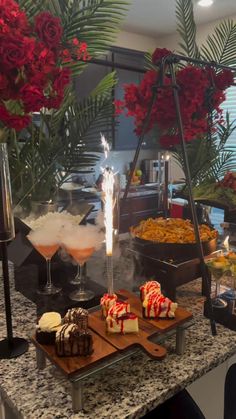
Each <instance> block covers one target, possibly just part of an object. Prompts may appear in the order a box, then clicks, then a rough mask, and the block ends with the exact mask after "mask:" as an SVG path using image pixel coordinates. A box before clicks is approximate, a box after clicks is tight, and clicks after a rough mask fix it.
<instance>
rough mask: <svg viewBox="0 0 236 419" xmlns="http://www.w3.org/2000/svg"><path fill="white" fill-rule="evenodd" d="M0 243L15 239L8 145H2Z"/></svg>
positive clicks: (0, 162) (0, 152) (0, 165)
mask: <svg viewBox="0 0 236 419" xmlns="http://www.w3.org/2000/svg"><path fill="white" fill-rule="evenodd" d="M0 186H1V189H0V242H7V241H10V240H12V239H13V238H14V237H15V227H14V217H13V211H12V199H11V182H10V173H9V164H8V154H7V144H6V143H0Z"/></svg>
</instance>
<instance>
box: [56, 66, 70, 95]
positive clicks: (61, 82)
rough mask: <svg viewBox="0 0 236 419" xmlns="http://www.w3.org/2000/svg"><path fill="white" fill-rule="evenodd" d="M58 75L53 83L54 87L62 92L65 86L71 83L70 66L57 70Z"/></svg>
mask: <svg viewBox="0 0 236 419" xmlns="http://www.w3.org/2000/svg"><path fill="white" fill-rule="evenodd" d="M55 73H57V76H56V78H55V80H54V83H53V88H54V89H55V90H56V91H57V92H58V93H62V94H63V91H64V89H65V87H66V86H67V85H68V84H69V83H70V75H71V71H70V69H69V68H63V69H62V70H59V69H57V71H56V72H55Z"/></svg>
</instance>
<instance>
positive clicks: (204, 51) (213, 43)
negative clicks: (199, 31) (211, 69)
mask: <svg viewBox="0 0 236 419" xmlns="http://www.w3.org/2000/svg"><path fill="white" fill-rule="evenodd" d="M200 51H201V56H202V58H204V59H205V60H207V61H210V62H211V61H213V62H216V63H220V64H224V65H228V66H231V65H236V22H233V20H225V21H223V22H221V23H220V24H219V25H218V26H216V28H215V29H214V32H213V33H212V34H211V35H208V37H207V40H206V43H205V44H203V45H202V46H201V49H200Z"/></svg>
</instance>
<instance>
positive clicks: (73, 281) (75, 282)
mask: <svg viewBox="0 0 236 419" xmlns="http://www.w3.org/2000/svg"><path fill="white" fill-rule="evenodd" d="M69 283H70V284H72V285H79V284H80V265H79V264H78V265H77V273H76V275H75V277H73V278H71V279H70V280H69Z"/></svg>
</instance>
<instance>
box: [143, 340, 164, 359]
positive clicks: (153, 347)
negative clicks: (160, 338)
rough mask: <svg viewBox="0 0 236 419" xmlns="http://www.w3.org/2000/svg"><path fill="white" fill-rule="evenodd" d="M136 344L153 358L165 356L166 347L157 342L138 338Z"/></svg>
mask: <svg viewBox="0 0 236 419" xmlns="http://www.w3.org/2000/svg"><path fill="white" fill-rule="evenodd" d="M137 344H138V345H140V346H142V348H143V349H144V350H145V351H146V352H147V353H148V355H149V356H151V357H152V358H155V359H163V358H164V357H165V356H166V352H167V351H166V348H163V346H160V345H158V344H157V343H153V342H150V340H147V339H139V340H138V341H137Z"/></svg>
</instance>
